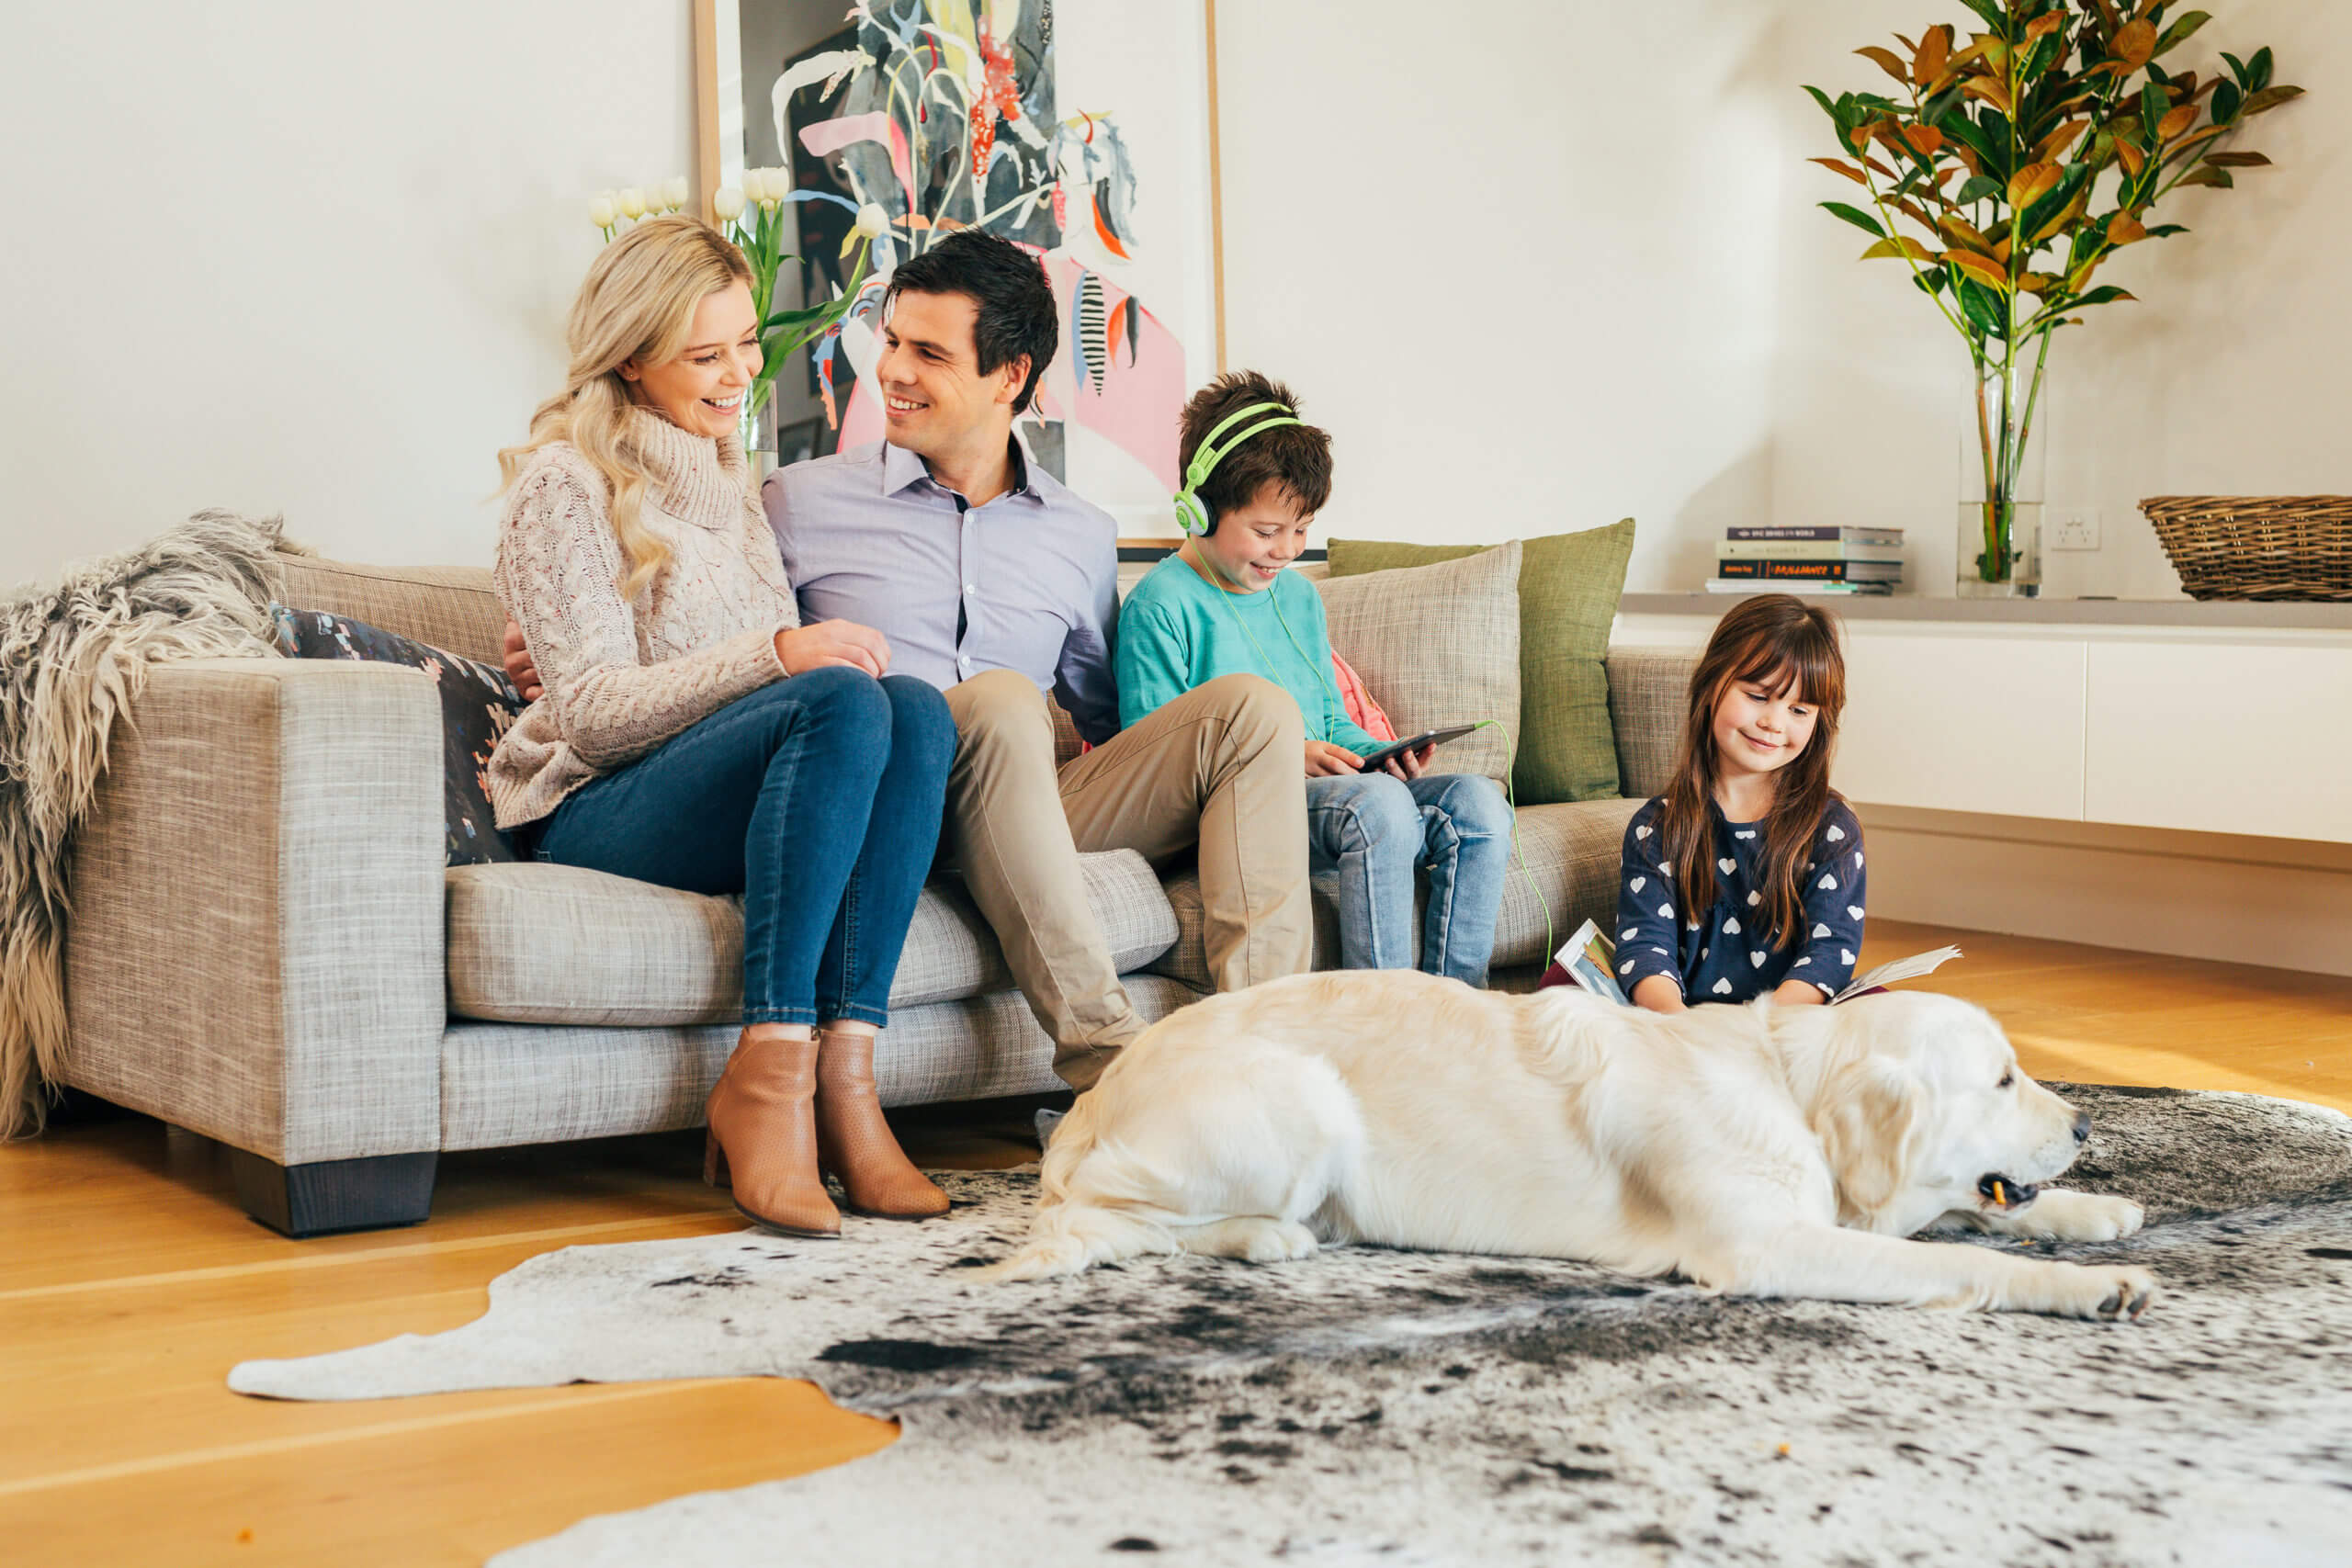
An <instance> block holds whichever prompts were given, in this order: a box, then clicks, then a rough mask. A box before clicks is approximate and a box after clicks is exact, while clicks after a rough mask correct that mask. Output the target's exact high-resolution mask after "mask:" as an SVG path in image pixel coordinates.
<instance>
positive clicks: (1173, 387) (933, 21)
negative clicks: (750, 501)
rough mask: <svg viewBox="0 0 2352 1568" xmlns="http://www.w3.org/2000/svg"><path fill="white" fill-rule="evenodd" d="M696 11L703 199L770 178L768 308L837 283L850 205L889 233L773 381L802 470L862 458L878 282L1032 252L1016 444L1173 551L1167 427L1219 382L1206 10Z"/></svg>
mask: <svg viewBox="0 0 2352 1568" xmlns="http://www.w3.org/2000/svg"><path fill="white" fill-rule="evenodd" d="M714 4H715V14H714V17H713V25H714V30H715V33H716V35H717V46H716V48H715V49H714V50H713V51H712V60H711V66H710V68H709V69H708V70H707V72H706V76H707V80H706V81H705V82H704V83H703V84H702V89H701V90H702V94H703V99H704V113H705V117H706V123H707V122H708V121H709V119H710V118H712V117H713V116H714V114H715V116H716V118H717V121H718V158H719V169H718V181H717V183H718V184H720V185H731V184H736V183H738V182H739V181H740V180H741V174H742V171H743V170H745V169H747V168H749V169H782V170H785V171H786V172H787V173H788V175H789V185H790V187H791V188H790V190H789V194H788V195H787V196H786V197H783V199H784V200H786V201H788V202H790V203H792V204H793V206H794V208H795V215H796V221H797V235H798V243H797V255H798V261H797V265H794V266H787V268H786V276H790V275H791V274H793V273H795V272H797V279H796V280H795V281H796V282H797V287H798V288H799V289H800V291H801V292H800V298H799V299H797V300H796V299H789V298H788V297H787V295H788V290H789V288H791V287H792V284H790V283H787V282H786V277H779V279H778V284H777V298H776V300H775V304H776V306H777V308H779V309H781V308H785V307H787V306H793V305H805V304H809V303H814V302H816V301H819V300H821V299H833V298H836V297H837V296H838V295H839V294H840V292H841V290H842V288H844V287H845V286H847V285H849V284H850V283H851V281H852V280H851V278H850V277H849V276H847V274H848V268H847V265H846V263H845V260H844V258H845V255H846V254H847V251H848V244H847V242H848V241H849V238H850V234H851V225H852V222H853V220H854V217H855V215H856V213H857V212H858V210H859V209H861V208H863V207H865V206H867V205H869V204H871V205H875V206H878V207H880V208H881V209H882V210H883V212H884V213H885V214H886V215H887V216H888V220H889V223H890V228H889V231H888V234H887V235H885V236H884V237H883V238H882V239H881V240H879V241H877V242H876V244H875V246H874V251H873V265H872V267H871V268H870V270H869V271H868V272H867V274H866V276H865V277H864V278H862V279H858V280H856V281H855V285H854V287H855V289H856V294H857V298H856V302H855V304H854V306H853V307H852V309H851V310H850V311H849V312H848V314H847V316H846V317H845V318H844V319H843V320H842V322H841V324H840V326H839V327H838V329H837V330H836V331H835V332H834V333H831V335H830V336H829V337H828V338H826V339H825V340H823V341H822V342H821V343H820V344H818V345H816V346H815V347H814V348H813V349H812V350H811V351H810V352H809V355H808V359H809V363H808V365H807V367H805V369H797V368H788V370H787V372H786V373H780V374H779V376H778V378H777V412H776V415H775V417H776V420H777V422H778V423H779V425H784V424H789V423H792V422H794V421H795V420H808V419H812V418H813V419H815V420H817V421H818V422H820V423H819V428H820V432H821V434H820V436H819V439H818V442H817V446H818V450H819V451H820V453H821V452H831V451H835V450H838V449H841V448H843V447H850V446H859V445H862V444H864V443H865V442H869V441H875V440H878V439H880V438H881V436H882V434H883V422H882V412H881V404H880V400H879V399H878V398H877V397H876V394H875V392H874V389H873V386H872V383H871V371H872V367H873V365H874V362H875V360H876V356H877V355H878V353H879V342H880V340H879V335H878V334H879V328H880V325H881V310H882V303H883V296H884V293H885V291H886V290H887V288H888V280H889V277H890V274H891V272H892V270H893V269H894V268H895V266H896V265H897V264H898V262H899V261H900V260H903V259H904V258H906V257H908V256H911V255H915V254H920V253H921V252H922V250H924V249H925V248H926V247H927V246H929V245H931V244H933V243H937V242H938V241H939V240H940V239H942V238H944V236H946V235H948V234H951V233H953V232H955V231H956V230H958V229H963V228H973V227H977V228H980V229H984V230H986V231H989V232H991V233H994V234H998V235H1001V236H1002V237H1004V238H1005V239H1008V240H1011V241H1012V242H1013V243H1017V244H1020V245H1022V246H1023V247H1024V248H1026V249H1028V250H1030V251H1031V252H1033V253H1034V254H1036V256H1037V257H1038V259H1039V261H1040V263H1041V264H1042V265H1043V266H1044V268H1045V270H1046V276H1047V279H1048V280H1049V281H1050V282H1051V284H1052V286H1053V288H1054V293H1055V298H1056V301H1057V305H1058V306H1059V308H1060V311H1061V327H1062V346H1061V352H1060V354H1059V355H1057V358H1056V360H1055V362H1054V364H1053V365H1052V366H1050V367H1048V368H1047V371H1046V376H1045V378H1044V379H1043V380H1042V381H1041V382H1040V384H1039V388H1038V397H1037V403H1036V406H1035V409H1034V410H1033V411H1032V412H1030V413H1029V414H1027V415H1024V416H1023V419H1022V421H1021V424H1020V430H1021V434H1022V436H1023V439H1024V441H1026V442H1027V444H1028V446H1029V447H1030V450H1031V451H1032V452H1033V453H1034V454H1035V456H1036V457H1037V459H1038V461H1039V462H1040V464H1041V465H1043V466H1044V467H1046V468H1048V469H1049V470H1051V471H1053V472H1055V473H1056V474H1057V475H1058V476H1059V477H1060V478H1062V479H1064V480H1065V481H1066V482H1068V483H1069V484H1070V485H1071V486H1072V487H1073V488H1075V489H1077V490H1078V491H1080V494H1082V495H1084V496H1086V497H1087V498H1088V499H1089V500H1091V501H1093V502H1096V503H1097V504H1100V505H1102V506H1103V507H1105V508H1106V509H1108V510H1109V511H1111V512H1112V513H1113V514H1114V516H1115V517H1116V518H1118V520H1119V523H1120V525H1121V527H1120V531H1121V532H1122V533H1123V534H1128V535H1139V534H1157V533H1165V532H1168V531H1169V529H1168V526H1167V524H1168V521H1169V504H1168V498H1169V496H1170V493H1171V492H1172V491H1174V490H1175V489H1176V488H1177V485H1178V474H1177V464H1176V447H1177V441H1176V419H1177V414H1178V412H1179V411H1180V410H1181V409H1182V406H1183V401H1184V398H1185V396H1186V394H1187V392H1188V390H1189V389H1191V388H1192V387H1193V385H1195V384H1196V383H1198V382H1199V381H1202V380H1204V379H1206V378H1208V377H1209V376H1210V375H1211V374H1213V373H1214V371H1215V369H1216V366H1215V364H1214V362H1213V361H1214V341H1215V299H1214V296H1213V279H1214V276H1215V265H1214V258H1213V256H1212V255H1211V254H1210V243H1211V242H1210V222H1209V202H1210V200H1211V199H1212V192H1211V189H1210V182H1209V179H1208V154H1207V140H1208V138H1207V117H1208V94H1207V86H1206V80H1207V62H1206V52H1205V46H1206V16H1205V4H1206V0H854V3H853V0H714ZM844 7H846V8H844Z"/></svg>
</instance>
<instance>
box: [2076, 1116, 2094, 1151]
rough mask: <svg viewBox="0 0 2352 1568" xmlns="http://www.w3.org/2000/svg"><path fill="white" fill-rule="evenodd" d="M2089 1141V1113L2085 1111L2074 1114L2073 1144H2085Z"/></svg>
mask: <svg viewBox="0 0 2352 1568" xmlns="http://www.w3.org/2000/svg"><path fill="white" fill-rule="evenodd" d="M2090 1141H2091V1113H2090V1112H2089V1111H2075V1142H2076V1143H2078V1144H2087V1143H2089V1142H2090Z"/></svg>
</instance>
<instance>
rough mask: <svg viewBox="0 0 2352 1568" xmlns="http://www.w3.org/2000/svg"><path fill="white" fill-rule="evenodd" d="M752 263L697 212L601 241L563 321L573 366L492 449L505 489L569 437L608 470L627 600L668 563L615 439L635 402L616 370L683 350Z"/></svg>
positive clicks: (636, 469)
mask: <svg viewBox="0 0 2352 1568" xmlns="http://www.w3.org/2000/svg"><path fill="white" fill-rule="evenodd" d="M751 276H752V269H751V266H750V265H749V264H747V263H746V262H745V261H744V260H743V253H742V252H741V251H740V250H737V249H736V248H735V246H734V245H733V244H732V243H730V242H729V240H728V239H727V237H726V236H725V235H723V234H721V233H719V232H718V231H717V230H716V229H713V228H712V227H711V226H710V225H709V224H707V223H705V222H703V221H702V220H700V219H697V218H687V217H684V216H676V217H669V218H653V219H649V220H646V221H644V222H642V223H639V224H638V225H637V226H636V227H635V228H633V229H631V230H630V231H628V233H626V234H623V235H622V236H621V237H620V238H619V239H617V240H615V241H614V242H613V243H611V244H609V245H606V246H605V249H604V251H603V253H602V254H599V255H598V256H597V257H596V260H595V262H594V264H593V265H591V266H590V267H589V268H588V276H587V277H586V278H584V279H582V282H581V285H580V295H579V298H577V299H574V300H572V302H571V320H570V321H567V322H566V323H565V324H564V333H563V335H564V342H565V344H566V345H567V346H569V347H570V349H571V368H570V369H569V370H567V371H566V372H565V374H564V379H563V390H562V391H560V392H558V393H557V394H556V395H555V396H554V397H551V398H549V399H548V400H547V401H545V402H543V403H541V404H540V405H539V406H538V408H537V411H536V412H533V413H532V415H531V434H530V437H529V439H527V440H526V441H525V442H524V443H523V444H522V445H521V446H509V447H507V448H506V449H505V450H503V451H502V452H501V453H499V455H498V468H499V472H500V474H501V476H502V477H503V484H502V487H501V488H502V489H512V488H513V487H514V484H515V479H517V478H519V477H520V476H521V474H522V471H523V463H524V460H525V459H526V458H527V457H529V456H530V455H531V454H532V453H533V452H536V451H537V450H538V449H539V448H540V447H542V446H546V445H548V443H549V442H551V441H569V442H571V444H572V446H576V447H578V448H579V450H580V455H581V456H582V457H585V458H587V459H588V461H589V462H590V463H592V464H594V466H595V468H596V471H597V472H598V473H600V474H602V475H604V476H605V486H606V489H607V491H608V492H609V494H608V496H607V502H606V508H605V510H606V514H607V515H608V516H609V517H610V518H611V519H612V525H613V536H614V538H615V539H616V541H617V542H618V543H619V545H620V550H621V576H620V582H619V587H620V591H621V597H622V598H624V599H630V598H634V597H636V595H637V591H638V590H639V589H640V588H642V587H644V586H645V584H646V583H647V582H648V581H650V580H651V579H652V577H653V575H654V573H656V572H658V571H660V570H662V567H663V566H665V565H667V564H668V562H669V559H670V551H669V547H667V546H665V545H663V544H662V541H661V540H659V539H657V538H655V537H654V536H652V535H651V534H650V533H649V532H647V531H646V529H645V528H644V526H643V525H642V524H641V523H640V521H639V518H640V514H641V513H642V511H643V507H644V501H645V486H646V481H647V480H648V479H650V478H651V477H652V476H651V475H650V472H649V471H648V470H647V468H646V467H645V465H644V463H643V462H642V461H641V460H640V459H639V457H638V456H637V454H636V453H635V452H634V451H633V450H631V448H630V447H629V446H628V443H626V442H625V441H623V439H622V432H623V431H624V430H625V429H626V428H627V421H628V411H629V407H630V405H631V404H632V403H634V402H635V401H636V400H637V399H636V395H635V393H634V391H633V389H632V388H631V386H630V383H629V382H628V378H625V377H623V376H622V375H621V367H622V366H623V365H625V364H627V363H628V361H630V360H632V359H634V360H636V361H637V362H638V363H639V364H640V365H658V364H661V363H662V361H664V360H667V359H670V358H672V357H673V356H674V355H677V354H679V353H680V352H681V351H683V350H684V348H685V346H686V338H687V336H688V334H689V333H692V332H693V330H694V320H695V308H696V307H697V306H699V305H700V304H701V303H702V302H703V300H704V299H707V298H708V297H709V296H711V295H713V294H716V293H718V292H719V291H720V290H721V289H723V288H727V287H728V286H729V284H731V283H735V282H738V281H741V282H749V281H750V280H751Z"/></svg>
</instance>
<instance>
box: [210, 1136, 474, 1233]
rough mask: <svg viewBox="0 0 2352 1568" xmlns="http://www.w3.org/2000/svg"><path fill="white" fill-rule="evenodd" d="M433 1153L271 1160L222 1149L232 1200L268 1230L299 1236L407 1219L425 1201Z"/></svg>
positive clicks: (420, 1213)
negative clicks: (233, 1190) (233, 1185)
mask: <svg viewBox="0 0 2352 1568" xmlns="http://www.w3.org/2000/svg"><path fill="white" fill-rule="evenodd" d="M440 1157H441V1156H439V1155H438V1154H436V1153H435V1152H434V1151H433V1150H430V1149H428V1150H426V1151H425V1152H424V1153H423V1154H413V1155H378V1156H375V1157H374V1158H372V1159H327V1160H319V1161H317V1162H315V1163H314V1164H311V1165H279V1164H278V1163H277V1161H275V1160H267V1159H264V1158H263V1157H262V1156H259V1155H257V1154H251V1153H248V1152H247V1151H245V1150H243V1149H240V1148H232V1149H231V1150H230V1151H229V1169H230V1173H231V1174H232V1176H234V1177H235V1179H236V1182H237V1202H238V1204H239V1206H241V1207H242V1208H243V1210H244V1211H245V1213H248V1214H251V1215H252V1216H253V1217H254V1219H256V1220H259V1221H260V1222H261V1223H262V1224H266V1225H267V1226H268V1227H269V1228H270V1229H272V1230H274V1231H277V1232H279V1233H281V1234H283V1235H289V1236H292V1237H294V1238H295V1239H296V1240H298V1241H300V1240H302V1239H304V1238H306V1237H309V1236H314V1235H328V1234H329V1233H331V1232H334V1231H372V1230H383V1229H387V1228H389V1227H390V1226H393V1225H413V1224H417V1223H418V1222H420V1221H422V1220H423V1219H424V1216H425V1213H426V1212H427V1211H428V1210H430V1209H431V1208H432V1206H433V1171H434V1167H435V1164H436V1163H437V1162H438V1161H439V1159H440Z"/></svg>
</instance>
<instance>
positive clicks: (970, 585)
mask: <svg viewBox="0 0 2352 1568" xmlns="http://www.w3.org/2000/svg"><path fill="white" fill-rule="evenodd" d="M979 591H980V585H979V584H978V583H977V582H967V583H966V584H964V592H967V593H978V592H979Z"/></svg>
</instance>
